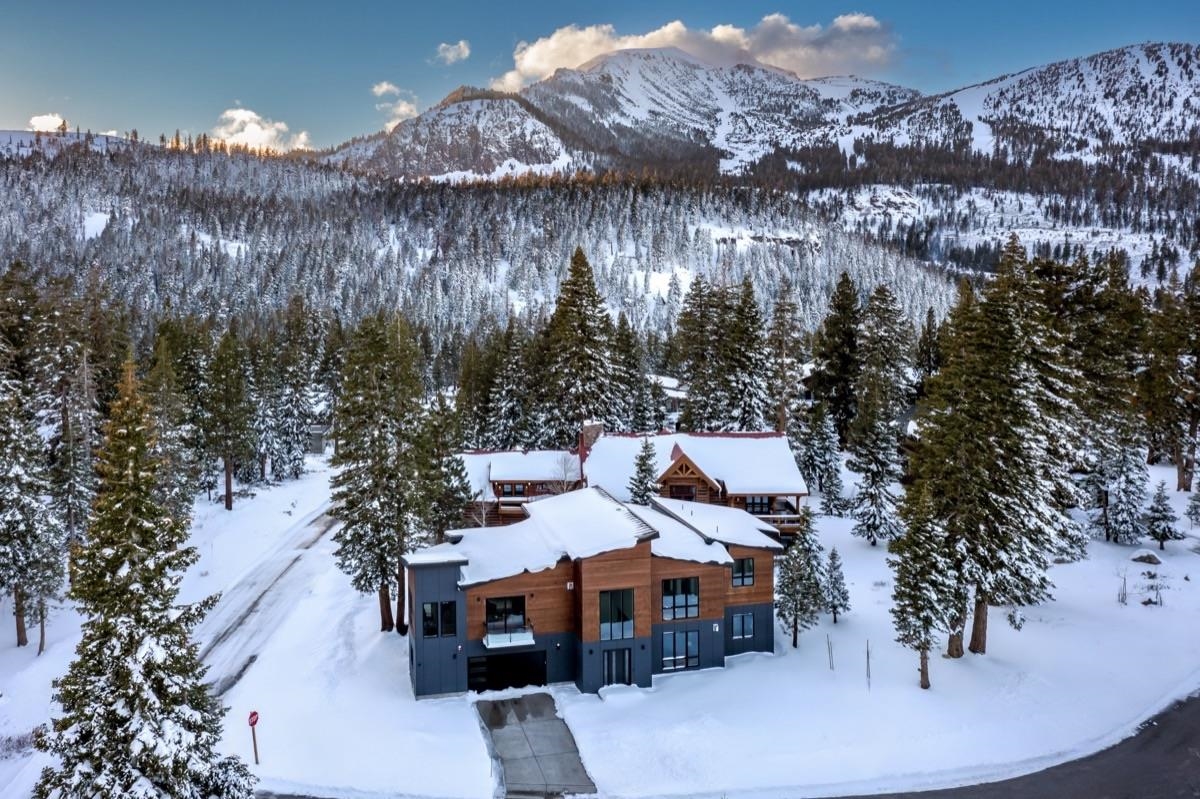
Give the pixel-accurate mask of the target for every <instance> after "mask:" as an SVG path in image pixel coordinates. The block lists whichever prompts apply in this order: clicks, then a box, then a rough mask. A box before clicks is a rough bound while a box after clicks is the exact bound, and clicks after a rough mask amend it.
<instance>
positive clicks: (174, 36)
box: [0, 0, 1200, 147]
mask: <svg viewBox="0 0 1200 799" xmlns="http://www.w3.org/2000/svg"><path fill="white" fill-rule="evenodd" d="M6 5H7V6H8V8H6V9H5V11H4V12H3V15H2V18H3V25H0V76H2V77H0V129H23V128H27V127H29V125H30V119H31V118H32V117H34V116H36V115H51V114H57V115H61V116H63V117H65V118H66V119H67V120H68V122H69V124H70V125H71V126H72V127H74V126H75V125H79V126H80V127H82V128H90V129H92V130H95V131H101V130H109V129H113V130H117V131H120V132H124V131H128V130H130V129H132V128H136V129H138V131H139V132H140V133H141V134H142V135H143V136H152V137H157V135H158V134H159V133H163V132H166V133H168V134H169V133H172V132H174V130H176V129H177V128H178V129H181V130H184V131H189V132H192V133H199V132H211V131H213V130H214V129H216V128H217V127H218V126H219V125H225V126H226V127H224V128H223V130H226V131H228V132H230V135H237V132H238V131H241V132H243V133H246V134H247V135H262V136H267V137H274V139H273V141H275V142H278V143H280V144H286V143H307V144H310V145H312V146H318V147H321V146H327V145H332V144H336V143H338V142H341V141H344V140H345V139H347V138H350V137H352V136H355V135H360V134H365V133H370V132H373V131H376V130H379V129H380V128H381V127H383V126H384V125H385V124H386V123H387V122H388V121H389V119H394V118H398V117H402V116H404V115H405V114H408V113H412V109H413V107H414V106H415V107H416V108H425V107H427V106H429V105H431V104H433V103H436V102H437V101H438V100H440V99H441V98H442V97H443V96H444V95H445V94H446V93H447V92H449V91H450V90H451V89H453V88H455V87H456V86H459V85H461V84H464V83H467V84H472V85H479V86H486V85H489V84H490V83H492V82H493V81H495V80H497V79H503V76H505V75H506V73H509V72H510V71H511V70H514V66H518V67H520V68H519V69H518V70H517V71H516V72H514V73H513V74H512V75H510V76H509V78H508V84H507V85H516V83H517V82H520V81H521V80H524V81H528V80H532V79H535V78H536V77H537V76H538V75H540V74H543V73H544V71H545V70H547V69H549V68H551V67H552V66H554V65H563V66H569V65H573V64H570V63H569V62H570V61H572V60H574V58H575V54H579V53H585V51H586V47H585V46H584V44H587V45H588V46H599V44H598V43H602V42H604V41H607V40H612V41H635V42H640V41H641V39H639V38H637V37H644V36H645V35H646V34H648V33H651V32H653V31H658V33H657V34H656V36H657V37H658V38H656V39H654V40H653V41H661V40H663V39H664V38H665V39H667V40H670V39H671V37H672V36H675V35H676V34H677V33H678V31H679V29H678V27H676V28H672V29H670V30H666V31H664V30H662V29H663V26H664V25H666V24H667V23H670V22H672V21H674V20H680V21H681V22H682V23H683V26H685V27H686V32H685V33H684V34H680V35H685V36H687V37H691V38H689V39H688V41H691V40H692V39H698V40H703V41H708V40H711V39H713V38H714V37H713V36H712V35H711V32H712V31H713V29H714V27H715V26H731V27H728V28H723V29H721V30H722V31H724V32H723V33H721V35H720V36H718V37H716V38H718V39H720V40H721V41H722V42H727V41H732V40H741V39H744V40H745V41H751V42H753V43H754V48H753V52H755V54H756V55H757V56H758V57H759V58H760V59H761V60H764V61H768V62H770V61H772V60H774V61H781V62H784V63H781V65H783V66H789V67H791V68H794V69H799V70H802V71H803V70H814V71H820V72H823V73H824V72H844V71H851V70H852V71H854V72H856V73H857V74H861V75H866V76H869V77H874V78H879V79H883V80H890V81H893V82H896V83H901V84H904V85H908V86H912V87H915V88H918V89H921V90H922V91H928V92H932V91H942V90H947V89H951V88H955V87H958V86H962V85H966V84H970V83H973V82H976V81H978V80H982V79H986V78H989V77H993V76H995V75H997V74H1000V73H1003V72H1011V71H1015V70H1018V69H1023V68H1025V67H1028V66H1034V65H1037V64H1041V63H1045V62H1048V61H1053V60H1057V59H1061V58H1069V57H1072V56H1076V55H1085V54H1088V53H1092V52H1096V51H1099V50H1104V49H1108V48H1112V47H1118V46H1122V45H1125V44H1133V43H1137V42H1141V41H1156V40H1171V41H1185V42H1198V41H1200V10H1197V7H1196V0H1161V1H1160V2H1142V3H1131V2H1128V0H1125V1H1124V2H1115V1H1112V0H1092V1H1091V2H1080V1H1079V0H1074V1H1073V2H1053V1H1048V0H1041V2H1029V1H1028V0H1010V1H1009V2H1003V3H989V4H981V3H973V2H970V0H957V1H956V2H943V0H926V2H920V3H915V2H914V3H901V2H888V1H878V2H869V1H864V2H858V1H857V0H855V1H854V2H849V3H848V2H824V1H823V0H816V1H813V2H803V3H800V2H779V1H778V0H776V1H775V2H759V1H758V0H740V1H739V2H737V3H733V2H728V0H727V1H726V2H709V1H707V0H691V1H690V2H645V1H643V2H605V3H597V2H575V0H554V2H548V1H547V0H534V1H533V2H521V3H519V4H518V3H514V2H509V3H497V2H460V1H459V0H442V1H441V2H435V3H420V4H417V3H413V2H402V1H401V0H394V1H393V2H386V3H385V2H351V3H344V4H341V3H331V2H328V0H326V2H321V3H317V2H309V0H292V2H259V1H258V0H241V2H237V3H232V2H224V0H206V2H201V3H193V2H178V3H177V2H165V3H161V2H160V3H155V4H149V3H140V2H138V3H135V2H116V3H97V2H95V0H89V1H88V2H76V1H75V0H54V2H37V0H11V2H7V3H6ZM770 15H782V16H783V17H786V20H784V21H781V20H780V18H779V17H771V16H770ZM764 17H770V19H771V20H773V22H772V24H769V25H767V24H764V23H763V22H762V20H763V18H764ZM839 17H841V18H842V20H843V21H842V22H840V23H835V20H837V19H838V18H839ZM785 23H786V24H785ZM568 25H574V26H577V27H578V28H581V29H588V28H589V26H597V25H608V26H611V30H610V29H607V28H605V29H591V30H590V31H588V30H585V31H584V32H583V33H578V34H576V35H574V36H569V35H566V34H563V33H562V32H560V33H557V34H556V31H558V30H559V29H560V28H563V27H564V26H568ZM811 26H820V27H819V29H818V28H816V27H811ZM621 37H627V38H621ZM738 37H741V39H738ZM539 39H546V41H545V42H543V43H542V45H540V46H538V47H537V48H535V49H534V50H533V51H531V54H529V57H528V58H527V61H528V63H522V64H520V65H515V64H514V49H515V48H516V47H517V46H518V43H520V42H522V41H525V42H535V41H537V40H539ZM460 41H465V42H466V43H468V47H469V51H470V55H469V56H468V57H466V58H464V59H461V60H457V61H456V62H454V63H445V62H444V60H443V59H439V58H437V48H438V45H439V44H443V43H445V44H447V45H457V44H458V43H459V42H460ZM714 46H716V45H714ZM466 49H467V48H466V47H458V48H457V49H456V51H455V52H454V53H453V54H452V55H461V54H462V53H463V52H464V51H465V50H466ZM764 53H766V54H769V55H770V57H769V58H768V57H764V56H763V54H764ZM871 54H873V55H871ZM534 56H536V57H534ZM579 60H583V59H582V58H580V59H579ZM381 84H385V85H381ZM376 86H377V87H379V89H378V92H377V93H373V92H372V87H376ZM231 109H240V110H236V111H234V112H233V113H232V114H227V115H226V117H225V119H224V121H222V114H223V113H226V112H227V111H229V110H231ZM266 120H270V121H273V122H274V123H277V124H276V126H275V127H271V126H270V125H269V124H268V123H267V122H266ZM278 123H282V124H285V125H286V126H287V128H288V129H287V131H286V132H285V131H283V129H282V128H280V127H278ZM247 128H249V130H248V131H247Z"/></svg>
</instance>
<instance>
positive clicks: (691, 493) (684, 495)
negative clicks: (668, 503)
mask: <svg viewBox="0 0 1200 799" xmlns="http://www.w3.org/2000/svg"><path fill="white" fill-rule="evenodd" d="M670 494H671V499H682V500H686V501H687V502H695V501H696V487H695V486H694V485H673V486H671V488H670Z"/></svg>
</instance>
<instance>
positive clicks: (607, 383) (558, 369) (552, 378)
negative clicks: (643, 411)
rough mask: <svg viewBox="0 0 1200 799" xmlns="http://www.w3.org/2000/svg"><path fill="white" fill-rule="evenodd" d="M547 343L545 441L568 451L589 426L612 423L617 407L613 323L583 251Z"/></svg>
mask: <svg viewBox="0 0 1200 799" xmlns="http://www.w3.org/2000/svg"><path fill="white" fill-rule="evenodd" d="M547 338H548V342H547V353H548V363H547V369H546V370H545V371H544V372H539V373H538V374H540V375H542V376H543V378H542V379H543V380H544V382H545V384H546V389H547V396H548V398H549V400H550V401H549V402H548V403H546V404H545V405H544V407H545V409H546V411H547V423H546V431H545V438H546V442H547V443H549V444H551V445H553V446H559V447H567V446H571V445H573V444H575V443H576V440H577V437H578V435H579V430H580V428H581V427H582V425H583V423H584V422H585V421H588V420H592V419H598V420H607V419H609V418H611V415H612V409H613V407H614V404H615V399H614V398H615V386H614V381H613V375H612V351H611V342H612V322H611V320H610V319H609V317H608V313H607V312H606V311H605V309H604V301H603V300H602V299H601V297H600V293H599V292H598V291H596V280H595V277H594V276H593V274H592V267H591V264H589V263H588V260H587V257H586V256H584V254H583V250H582V249H576V250H575V254H574V255H573V256H572V257H571V267H570V270H569V272H568V273H567V278H566V280H564V281H563V282H562V285H561V286H560V287H559V294H558V303H557V304H556V305H555V307H554V313H553V314H552V315H551V317H550V323H549V329H548V332H547Z"/></svg>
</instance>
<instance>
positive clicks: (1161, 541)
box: [1158, 538, 1167, 552]
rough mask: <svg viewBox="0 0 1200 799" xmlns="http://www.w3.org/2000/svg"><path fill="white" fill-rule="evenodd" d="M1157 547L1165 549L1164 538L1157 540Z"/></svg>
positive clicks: (1164, 550) (1165, 542) (1165, 541)
mask: <svg viewBox="0 0 1200 799" xmlns="http://www.w3.org/2000/svg"><path fill="white" fill-rule="evenodd" d="M1158 548H1159V549H1161V550H1162V551H1163V552H1166V551H1167V540H1166V539H1165V538H1163V539H1160V540H1159V542H1158Z"/></svg>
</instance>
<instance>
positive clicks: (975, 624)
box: [967, 597, 988, 655]
mask: <svg viewBox="0 0 1200 799" xmlns="http://www.w3.org/2000/svg"><path fill="white" fill-rule="evenodd" d="M987 617H988V603H987V599H986V598H984V597H976V598H975V613H974V614H972V617H971V645H970V646H968V647H967V648H968V649H970V650H971V651H972V652H974V653H975V654H976V655H985V654H987Z"/></svg>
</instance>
